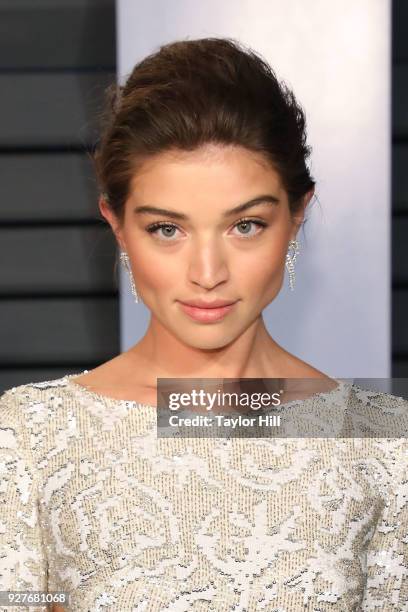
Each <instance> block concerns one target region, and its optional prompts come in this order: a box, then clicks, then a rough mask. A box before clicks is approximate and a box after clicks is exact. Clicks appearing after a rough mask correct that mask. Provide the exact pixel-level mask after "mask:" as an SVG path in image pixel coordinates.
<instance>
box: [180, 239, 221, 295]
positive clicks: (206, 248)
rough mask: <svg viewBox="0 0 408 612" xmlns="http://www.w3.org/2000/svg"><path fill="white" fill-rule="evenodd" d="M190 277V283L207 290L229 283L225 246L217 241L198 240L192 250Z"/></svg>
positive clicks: (189, 266)
mask: <svg viewBox="0 0 408 612" xmlns="http://www.w3.org/2000/svg"><path fill="white" fill-rule="evenodd" d="M188 276H189V280H190V282H192V283H194V284H196V285H200V287H204V288H205V289H212V288H213V287H215V286H217V285H219V284H220V283H222V282H225V281H227V280H228V277H229V264H228V261H227V254H226V252H225V249H224V247H223V245H221V244H220V242H219V241H217V240H216V239H214V240H211V239H209V240H206V241H203V240H197V241H196V243H195V244H194V246H193V247H192V250H191V254H190V261H189V265H188Z"/></svg>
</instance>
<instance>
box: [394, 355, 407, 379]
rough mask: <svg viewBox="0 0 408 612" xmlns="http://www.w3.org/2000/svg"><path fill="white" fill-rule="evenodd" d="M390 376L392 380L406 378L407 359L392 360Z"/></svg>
mask: <svg viewBox="0 0 408 612" xmlns="http://www.w3.org/2000/svg"><path fill="white" fill-rule="evenodd" d="M392 376H393V377H394V378H408V359H394V361H393V363H392Z"/></svg>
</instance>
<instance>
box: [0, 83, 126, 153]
mask: <svg viewBox="0 0 408 612" xmlns="http://www.w3.org/2000/svg"><path fill="white" fill-rule="evenodd" d="M113 81H115V75H114V74H113V73H110V72H108V73H102V72H101V73H97V72H82V73H78V74H76V73H70V72H67V73H40V72H37V73H30V74H28V73H21V74H20V73H18V74H9V73H4V74H0V91H1V113H0V146H3V147H17V146H18V147H27V146H33V147H36V146H42V147H44V146H65V147H70V146H76V147H83V146H88V145H90V144H92V143H93V142H95V140H96V138H97V127H98V117H97V115H98V113H100V111H101V110H102V107H103V102H102V100H103V92H104V89H105V88H106V87H107V86H108V84H109V83H112V82H113Z"/></svg>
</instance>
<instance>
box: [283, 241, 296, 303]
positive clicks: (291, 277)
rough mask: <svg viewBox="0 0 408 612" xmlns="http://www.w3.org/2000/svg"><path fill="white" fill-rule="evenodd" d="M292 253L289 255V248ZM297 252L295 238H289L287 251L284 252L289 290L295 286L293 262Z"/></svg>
mask: <svg viewBox="0 0 408 612" xmlns="http://www.w3.org/2000/svg"><path fill="white" fill-rule="evenodd" d="M290 249H292V251H293V253H292V255H290V253H289V250H290ZM298 253H299V242H298V241H297V240H289V246H288V252H287V253H286V268H287V270H288V272H289V285H290V289H291V291H293V290H294V288H295V263H296V257H297V256H298Z"/></svg>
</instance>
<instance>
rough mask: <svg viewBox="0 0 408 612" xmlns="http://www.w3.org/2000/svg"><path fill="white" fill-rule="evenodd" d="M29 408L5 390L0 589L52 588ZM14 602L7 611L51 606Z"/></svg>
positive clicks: (0, 426)
mask: <svg viewBox="0 0 408 612" xmlns="http://www.w3.org/2000/svg"><path fill="white" fill-rule="evenodd" d="M27 433H28V432H27V430H26V429H25V428H24V414H23V412H22V410H21V408H20V406H19V403H18V399H17V395H16V394H14V393H12V392H11V390H10V389H9V390H8V391H6V392H5V393H3V395H2V396H0V591H47V583H48V566H47V560H46V553H45V549H44V546H43V542H42V535H41V529H40V526H39V520H38V512H39V509H38V497H37V488H38V477H39V474H38V471H37V470H36V468H35V465H34V462H33V458H32V454H31V449H30V446H29V438H28V436H27V435H26V434H27ZM47 609H49V608H47V607H46V606H41V605H37V606H30V607H29V608H28V607H22V606H11V607H7V610H8V612H14V611H15V612H16V611H17V610H25V611H26V612H27V611H28V610H30V611H35V612H40V611H41V612H43V611H46V610H47Z"/></svg>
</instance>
